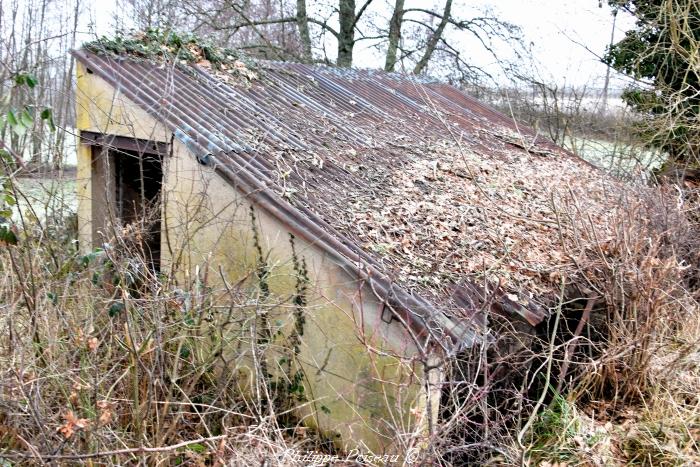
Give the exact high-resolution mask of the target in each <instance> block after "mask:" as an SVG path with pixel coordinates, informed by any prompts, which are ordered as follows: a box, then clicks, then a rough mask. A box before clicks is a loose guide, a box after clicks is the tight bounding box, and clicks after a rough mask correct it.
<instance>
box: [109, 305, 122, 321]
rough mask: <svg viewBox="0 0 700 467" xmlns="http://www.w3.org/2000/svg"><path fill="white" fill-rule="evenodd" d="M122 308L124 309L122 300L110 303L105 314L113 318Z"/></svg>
mask: <svg viewBox="0 0 700 467" xmlns="http://www.w3.org/2000/svg"><path fill="white" fill-rule="evenodd" d="M123 310H124V304H123V303H122V302H115V303H112V305H111V306H110V307H109V309H108V310H107V314H109V317H110V318H114V317H115V316H117V315H118V314H119V313H121V312H122V311H123Z"/></svg>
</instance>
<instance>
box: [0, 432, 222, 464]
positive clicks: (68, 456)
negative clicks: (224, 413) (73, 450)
mask: <svg viewBox="0 0 700 467" xmlns="http://www.w3.org/2000/svg"><path fill="white" fill-rule="evenodd" d="M226 437H227V435H218V436H211V437H209V438H198V439H193V440H190V441H183V442H181V443H177V444H171V445H170V446H162V447H157V448H149V447H145V446H141V447H138V448H127V449H116V450H114V451H100V452H92V453H88V454H46V455H41V454H38V453H2V454H1V455H0V457H5V458H8V459H37V458H38V459H42V460H43V459H64V460H79V459H94V458H96V457H106V456H120V455H124V454H144V453H149V452H168V451H174V450H176V449H179V448H182V447H185V446H189V445H190V444H197V443H204V442H208V441H219V440H223V439H225V438H226Z"/></svg>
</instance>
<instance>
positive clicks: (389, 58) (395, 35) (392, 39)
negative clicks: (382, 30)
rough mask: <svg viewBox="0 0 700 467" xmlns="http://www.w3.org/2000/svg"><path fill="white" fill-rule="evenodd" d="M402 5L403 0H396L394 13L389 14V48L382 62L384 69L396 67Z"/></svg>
mask: <svg viewBox="0 0 700 467" xmlns="http://www.w3.org/2000/svg"><path fill="white" fill-rule="evenodd" d="M403 5H404V0H396V5H394V14H393V15H391V22H390V23H389V48H388V49H387V51H386V61H385V62H384V70H385V71H394V69H395V68H396V59H397V58H396V57H397V52H398V49H399V41H400V40H401V22H402V21H403Z"/></svg>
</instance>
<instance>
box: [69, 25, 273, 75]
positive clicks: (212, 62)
mask: <svg viewBox="0 0 700 467" xmlns="http://www.w3.org/2000/svg"><path fill="white" fill-rule="evenodd" d="M83 48H84V49H85V50H87V51H89V52H92V53H95V54H101V55H105V54H111V55H115V56H129V57H131V58H137V59H144V60H151V61H164V62H168V63H177V64H181V65H198V66H201V67H203V68H207V69H210V70H212V71H214V72H217V74H220V73H224V74H228V75H234V76H239V77H244V78H246V79H248V80H254V79H257V78H258V75H259V73H260V69H259V66H258V65H257V63H256V62H255V61H254V60H252V59H251V58H250V57H248V56H246V55H245V54H244V53H243V52H241V51H239V50H235V49H231V48H228V47H218V46H216V45H214V44H213V43H212V42H211V41H209V40H206V39H201V38H200V37H198V36H196V35H194V34H189V33H184V34H179V33H177V32H174V31H170V30H162V29H147V30H146V31H131V32H128V33H124V32H121V31H117V33H116V34H115V35H114V37H108V36H102V37H100V38H98V39H97V40H94V41H92V42H86V43H84V44H83Z"/></svg>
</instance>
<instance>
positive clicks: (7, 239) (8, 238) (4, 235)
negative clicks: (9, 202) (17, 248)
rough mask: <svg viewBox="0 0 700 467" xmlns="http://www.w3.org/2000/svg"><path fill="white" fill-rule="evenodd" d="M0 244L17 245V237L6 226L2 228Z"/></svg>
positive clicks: (0, 227) (0, 228)
mask: <svg viewBox="0 0 700 467" xmlns="http://www.w3.org/2000/svg"><path fill="white" fill-rule="evenodd" d="M0 243H6V244H8V245H17V236H16V235H15V233H14V232H13V231H12V230H10V228H9V227H7V226H6V225H2V226H0Z"/></svg>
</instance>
